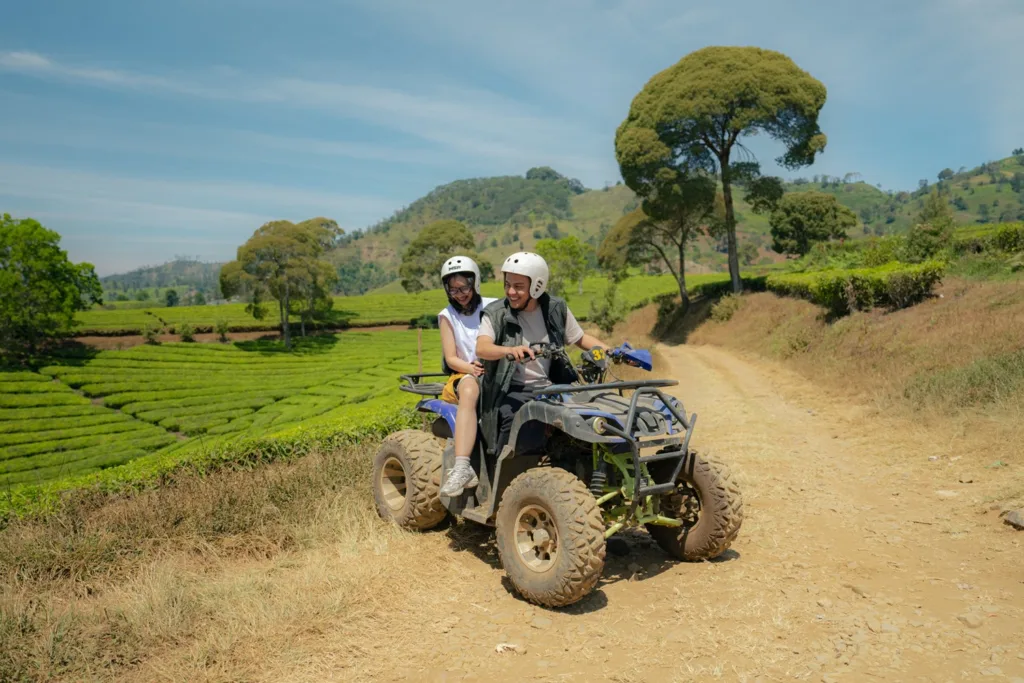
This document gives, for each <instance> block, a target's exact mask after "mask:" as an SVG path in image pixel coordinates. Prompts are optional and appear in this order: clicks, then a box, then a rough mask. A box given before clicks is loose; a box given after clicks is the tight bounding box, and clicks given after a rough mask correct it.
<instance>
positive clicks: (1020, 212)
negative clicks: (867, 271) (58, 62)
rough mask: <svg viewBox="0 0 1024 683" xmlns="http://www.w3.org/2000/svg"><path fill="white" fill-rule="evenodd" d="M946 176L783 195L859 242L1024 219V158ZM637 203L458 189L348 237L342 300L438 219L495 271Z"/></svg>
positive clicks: (494, 184)
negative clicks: (923, 226) (947, 208)
mask: <svg viewBox="0 0 1024 683" xmlns="http://www.w3.org/2000/svg"><path fill="white" fill-rule="evenodd" d="M939 175H941V176H942V179H941V180H936V182H934V183H928V182H926V181H923V180H922V181H921V183H920V185H919V187H918V188H917V189H916V190H914V191H912V192H911V191H906V192H884V191H882V190H881V189H879V188H878V187H875V186H874V185H871V184H869V183H867V182H864V181H862V180H856V181H855V180H854V178H855V177H856V174H847V176H846V177H844V178H839V177H831V176H814V177H813V178H809V179H808V178H795V179H793V180H791V181H789V182H788V183H787V184H786V190H787V191H791V192H792V191H803V190H818V191H821V192H827V193H829V194H833V195H835V196H836V197H837V198H838V199H839V201H840V202H841V203H842V204H844V205H845V206H848V207H849V208H851V209H852V210H853V211H854V212H855V213H856V214H857V215H858V217H859V219H860V221H861V224H860V226H859V227H858V228H857V229H856V230H855V231H854V233H853V234H852V235H851V237H853V238H857V237H863V236H867V235H885V234H894V233H902V232H905V231H906V230H907V229H909V228H910V226H911V225H912V223H913V221H914V217H915V216H916V215H917V213H918V212H919V211H920V210H921V207H922V206H923V203H924V200H925V197H926V196H927V195H928V193H929V192H931V191H932V190H933V189H935V188H938V189H939V190H940V191H942V192H943V193H946V194H947V196H948V197H949V201H950V202H951V203H952V204H953V206H954V207H955V211H956V218H957V220H958V221H959V222H960V223H961V224H965V225H970V224H976V223H996V222H1000V221H1013V220H1022V219H1024V154H1019V155H1016V156H1011V157H1007V158H1005V159H1002V160H999V161H993V162H987V163H985V164H982V165H980V166H977V167H975V168H973V169H969V170H968V169H960V170H959V171H953V170H952V169H945V170H944V171H942V172H941V174H939ZM735 196H736V204H735V206H736V218H737V231H738V233H739V239H740V243H741V244H742V243H744V242H747V241H749V242H752V243H754V244H755V245H756V246H757V247H758V253H757V256H756V258H755V259H754V261H753V263H760V264H764V263H769V262H773V261H779V260H781V257H780V256H779V255H778V254H776V253H774V252H773V251H771V237H770V235H769V226H768V218H767V216H759V215H757V214H754V213H753V212H752V211H751V210H750V206H749V205H748V204H747V203H746V202H745V201H743V191H742V189H739V191H738V192H737V193H736V195H735ZM636 201H637V199H636V197H635V195H634V194H633V192H632V191H631V190H630V189H629V188H628V187H626V186H625V185H621V184H619V185H615V186H610V187H605V188H603V189H592V190H588V189H586V188H584V187H583V186H582V184H580V183H579V181H577V180H574V179H571V178H566V177H565V176H562V175H561V174H559V173H558V172H556V171H555V170H553V169H550V168H547V167H540V168H533V169H530V170H529V171H527V173H526V174H525V175H524V176H498V177H492V178H471V179H465V180H456V181H454V182H452V183H448V184H446V185H441V186H439V187H437V188H435V189H434V190H432V191H431V192H429V193H428V194H427V195H425V196H423V197H421V198H420V199H417V200H416V201H414V202H413V203H412V204H410V205H409V206H407V207H405V208H403V209H401V210H399V211H397V212H396V213H395V214H394V215H393V216H391V217H390V218H387V219H385V220H382V221H380V222H378V223H377V224H375V225H373V226H370V227H369V228H367V229H366V230H362V231H356V232H352V233H349V234H347V235H346V236H345V237H344V238H343V240H342V242H341V246H340V248H339V249H338V250H337V251H336V252H335V254H334V261H335V263H336V264H337V265H338V267H339V270H340V272H341V275H342V285H341V293H343V294H348V295H356V294H363V293H365V292H367V291H369V290H373V289H376V288H380V287H382V286H386V285H387V284H388V283H389V282H393V281H394V280H395V279H396V278H397V270H398V265H399V261H400V259H401V254H402V251H403V250H404V249H405V247H406V246H407V245H408V244H409V242H411V241H412V239H413V238H414V237H415V235H416V234H417V232H418V231H419V230H420V229H422V228H423V227H424V226H426V225H428V224H429V223H431V222H433V221H436V220H441V219H446V218H451V219H455V220H459V221H462V222H464V223H465V224H466V225H467V226H468V227H469V228H470V230H471V231H472V232H473V234H474V235H475V237H476V242H477V247H478V249H479V250H480V252H481V254H482V255H483V256H484V258H486V259H488V260H490V261H491V263H492V264H493V265H495V266H498V265H499V264H500V263H501V261H502V259H503V258H504V257H505V256H506V255H507V254H508V252H510V251H512V250H515V249H531V248H533V246H534V245H535V244H536V243H537V241H538V240H540V239H543V238H545V237H560V236H565V235H575V236H577V237H579V238H580V239H581V240H583V241H584V242H587V243H589V244H591V245H593V246H594V247H596V246H597V245H599V244H600V242H601V239H602V238H603V237H604V235H605V234H606V232H607V231H608V230H609V229H610V228H611V227H612V226H613V225H614V224H615V222H616V221H617V220H618V219H619V217H620V216H622V215H623V214H624V213H626V212H628V211H629V210H631V209H632V208H634V207H635V206H636ZM692 261H693V262H692V266H691V268H692V270H693V272H716V271H722V270H725V262H726V257H725V249H724V246H723V245H719V244H715V243H714V242H713V241H712V240H708V239H701V240H698V242H697V243H696V244H695V245H694V246H693V251H692ZM748 265H752V264H748ZM219 268H220V264H217V263H199V262H196V261H187V260H178V261H172V262H170V263H167V264H164V265H162V266H156V267H151V268H140V269H137V270H135V271H132V272H131V273H127V274H124V275H112V276H108V277H106V278H103V281H104V288H105V289H107V290H108V291H117V290H116V289H115V287H120V288H122V290H123V288H124V287H128V288H132V287H167V286H178V285H187V286H191V287H195V288H200V289H208V288H210V287H216V282H217V273H218V272H219ZM207 298H210V297H209V295H208V296H207Z"/></svg>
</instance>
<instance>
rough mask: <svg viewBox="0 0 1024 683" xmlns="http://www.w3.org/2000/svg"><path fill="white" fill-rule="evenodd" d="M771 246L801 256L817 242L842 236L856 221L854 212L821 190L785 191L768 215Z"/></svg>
mask: <svg viewBox="0 0 1024 683" xmlns="http://www.w3.org/2000/svg"><path fill="white" fill-rule="evenodd" d="M769 224H770V225H771V232H772V249H774V250H775V251H777V252H778V253H780V254H793V255H796V256H803V255H804V254H806V253H807V252H808V251H810V249H811V246H812V245H813V244H814V243H816V242H826V241H828V240H830V239H845V238H846V236H847V234H846V233H847V230H849V229H850V228H853V227H854V226H856V225H857V215H856V214H855V213H854V212H853V211H851V210H850V209H848V208H846V207H845V206H843V205H842V204H840V203H839V200H838V199H836V197H835V195H831V194H826V193H824V192H813V191H812V192H792V193H790V194H787V195H785V196H784V197H783V198H782V199H781V200H780V201H779V203H778V206H777V207H776V208H775V210H774V211H772V214H771V218H770V219H769Z"/></svg>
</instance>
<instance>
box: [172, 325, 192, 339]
mask: <svg viewBox="0 0 1024 683" xmlns="http://www.w3.org/2000/svg"><path fill="white" fill-rule="evenodd" d="M176 332H177V333H178V334H179V335H180V336H181V341H183V342H194V341H195V340H196V328H195V327H193V326H192V325H191V324H189V323H181V324H179V325H178V326H177V329H176Z"/></svg>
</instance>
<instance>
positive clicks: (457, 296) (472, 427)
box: [437, 256, 496, 497]
mask: <svg viewBox="0 0 1024 683" xmlns="http://www.w3.org/2000/svg"><path fill="white" fill-rule="evenodd" d="M441 283H442V285H443V286H444V290H445V293H446V294H447V295H448V306H447V307H446V308H445V309H444V310H443V311H441V312H440V313H439V314H438V315H437V322H438V326H439V327H440V328H441V350H442V367H443V369H444V371H445V372H447V373H450V376H449V378H448V382H447V383H446V384H445V386H444V391H443V392H442V394H441V399H442V400H444V401H446V402H448V403H454V404H457V405H458V406H459V410H458V412H457V413H456V416H455V467H453V468H452V471H451V472H449V473H448V476H447V477H446V478H445V481H444V485H443V486H442V487H441V495H442V496H449V497H455V496H459V495H461V494H462V492H463V490H464V489H467V488H474V487H475V486H476V485H477V484H479V483H480V482H479V480H478V479H477V476H476V472H474V471H473V467H472V466H471V465H470V464H469V456H470V455H471V454H472V452H473V445H474V444H475V443H476V404H477V399H478V398H479V396H480V385H479V384H478V380H477V378H478V377H480V375H482V374H483V372H484V368H483V365H481V364H480V362H479V361H478V360H477V358H476V335H477V331H478V330H479V328H480V314H481V311H483V308H484V306H486V305H487V304H489V303H491V302H492V301H496V299H490V298H488V299H484V298H482V297H481V296H480V268H479V266H477V264H476V262H475V261H473V259H471V258H469V257H468V256H453V257H452V258H450V259H448V260H447V261H445V263H444V265H443V266H441Z"/></svg>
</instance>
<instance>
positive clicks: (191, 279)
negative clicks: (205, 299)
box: [100, 258, 223, 294]
mask: <svg viewBox="0 0 1024 683" xmlns="http://www.w3.org/2000/svg"><path fill="white" fill-rule="evenodd" d="M222 265H223V263H220V262H216V263H210V262H203V261H197V260H192V259H187V258H178V259H175V260H173V261H168V262H167V263H163V264H161V265H159V266H144V267H142V268H136V269H135V270H133V271H130V272H127V273H119V274H117V275H107V276H105V277H101V278H100V283H101V284H102V285H103V289H104V290H105V291H107V292H114V293H117V292H127V291H129V290H138V289H149V288H155V287H160V288H166V287H188V288H191V289H197V290H202V291H204V292H206V293H208V294H213V293H215V292H216V291H218V290H219V289H220V267H221V266H222Z"/></svg>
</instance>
